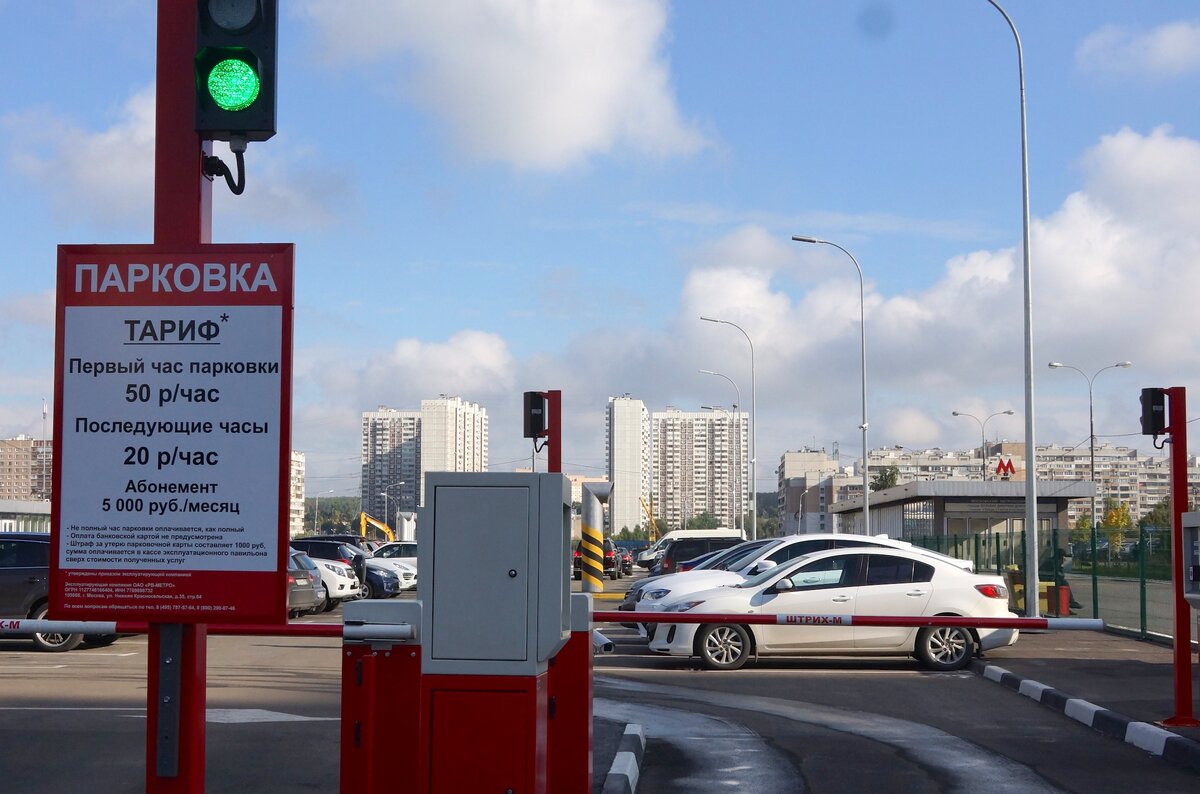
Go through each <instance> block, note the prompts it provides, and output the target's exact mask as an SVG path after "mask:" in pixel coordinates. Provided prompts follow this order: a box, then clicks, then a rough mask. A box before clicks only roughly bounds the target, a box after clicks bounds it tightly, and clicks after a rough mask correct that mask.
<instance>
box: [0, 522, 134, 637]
mask: <svg viewBox="0 0 1200 794" xmlns="http://www.w3.org/2000/svg"><path fill="white" fill-rule="evenodd" d="M49 585H50V535H49V534H47V533H44V532H5V533H3V534H0V618H20V619H22V620H25V619H30V620H44V619H45V618H46V611H47V607H48V603H49V599H50V595H49ZM30 638H31V639H32V640H33V644H34V645H35V646H36V647H37V648H38V650H42V651H69V650H72V649H74V648H78V647H79V645H80V643H84V644H86V645H90V646H93V647H96V646H103V645H111V644H112V643H113V642H115V641H116V639H117V635H115V634H50V633H46V634H31V635H30Z"/></svg>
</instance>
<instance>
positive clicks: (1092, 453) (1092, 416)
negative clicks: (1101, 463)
mask: <svg viewBox="0 0 1200 794" xmlns="http://www.w3.org/2000/svg"><path fill="white" fill-rule="evenodd" d="M1132 366H1133V363H1132V362H1130V361H1118V362H1117V363H1116V364H1109V365H1108V366H1107V367H1101V368H1100V369H1098V370H1096V372H1095V373H1093V374H1092V376H1091V377H1090V378H1089V377H1088V374H1087V373H1086V372H1084V371H1083V370H1081V369H1080V368H1079V367H1073V366H1071V365H1070V364H1063V363H1061V362H1059V361H1051V362H1050V364H1049V367H1050V369H1073V370H1075V371H1076V372H1078V373H1079V374H1080V375H1082V376H1083V379H1084V380H1086V381H1087V385H1088V457H1089V459H1090V460H1089V468H1090V471H1091V478H1092V617H1099V616H1100V592H1099V588H1098V587H1097V586H1096V585H1097V581H1096V579H1097V573H1096V528H1097V527H1098V526H1099V523H1100V522H1099V520H1098V519H1097V517H1096V490H1097V488H1098V486H1097V484H1096V411H1095V407H1094V403H1093V400H1092V384H1093V383H1094V382H1095V380H1096V377H1097V376H1098V375H1099V374H1100V373H1101V372H1103V371H1104V370H1106V369H1116V368H1120V369H1128V368H1129V367H1132Z"/></svg>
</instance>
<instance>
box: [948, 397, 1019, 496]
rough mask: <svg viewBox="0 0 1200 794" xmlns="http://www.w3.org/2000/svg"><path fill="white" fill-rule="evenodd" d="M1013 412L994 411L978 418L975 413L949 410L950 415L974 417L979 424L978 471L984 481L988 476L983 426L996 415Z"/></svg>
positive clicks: (1006, 414) (985, 438) (985, 439)
mask: <svg viewBox="0 0 1200 794" xmlns="http://www.w3.org/2000/svg"><path fill="white" fill-rule="evenodd" d="M1013 413H1015V412H1014V411H1011V410H1009V411H997V412H996V413H994V414H992V415H991V416H989V417H988V418H987V419H983V420H980V418H979V417H978V416H976V415H975V414H968V413H964V412H962V411H951V412H950V415H951V416H969V417H970V418H972V419H974V420H975V421H976V422H977V423H978V424H979V468H980V472H979V473H980V474H981V475H982V477H983V480H984V482H986V481H987V478H988V476H987V437H986V436H985V435H984V433H985V430H984V428H986V427H987V423H988V422H990V421H991V420H992V419H994V418H996V417H997V416H1012V415H1013Z"/></svg>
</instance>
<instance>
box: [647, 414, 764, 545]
mask: <svg viewBox="0 0 1200 794" xmlns="http://www.w3.org/2000/svg"><path fill="white" fill-rule="evenodd" d="M747 425H748V417H747V415H746V413H745V412H743V411H737V412H724V411H681V410H679V409H678V408H672V407H668V408H667V410H665V411H656V412H654V413H652V414H651V415H650V437H651V461H652V469H651V470H652V489H651V493H652V495H653V496H654V512H655V518H661V519H663V520H665V522H666V525H667V527H668V528H669V529H678V528H680V527H683V526H685V525H686V523H687V521H688V519H690V518H693V517H695V516H698V515H700V514H701V513H705V512H707V513H709V514H710V515H712V516H713V517H714V518H716V519H717V521H718V522H719V523H720V524H721V526H726V527H735V526H737V527H740V526H741V521H740V519H739V517H740V515H743V514H744V513H745V512H746V511H748V510H750V509H751V502H750V493H749V482H748V478H747V471H746V464H747V461H748V449H747Z"/></svg>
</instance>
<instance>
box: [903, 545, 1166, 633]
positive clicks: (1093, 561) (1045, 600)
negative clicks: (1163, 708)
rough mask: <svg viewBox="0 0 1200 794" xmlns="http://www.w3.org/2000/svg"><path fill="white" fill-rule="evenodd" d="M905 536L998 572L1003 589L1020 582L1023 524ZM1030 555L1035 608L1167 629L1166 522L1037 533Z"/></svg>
mask: <svg viewBox="0 0 1200 794" xmlns="http://www.w3.org/2000/svg"><path fill="white" fill-rule="evenodd" d="M908 540H910V541H912V543H913V544H914V545H917V546H921V547H923V548H928V549H933V550H935V551H939V552H942V553H943V554H948V555H950V556H952V557H955V558H957V559H970V560H971V561H973V562H974V563H975V570H976V571H978V572H980V573H994V574H999V575H1002V576H1005V577H1006V579H1008V581H1009V582H1010V589H1012V587H1011V585H1012V583H1014V582H1015V583H1016V589H1017V590H1021V589H1022V588H1023V582H1024V576H1023V573H1022V572H1023V569H1024V567H1025V566H1024V562H1025V560H1024V557H1025V532H1024V530H1021V531H1017V532H1005V531H992V532H981V533H978V534H975V535H945V536H928V535H927V536H917V537H911V538H908ZM1038 560H1039V564H1038V579H1039V580H1040V582H1041V583H1042V585H1043V588H1042V594H1041V596H1042V602H1041V603H1042V606H1041V610H1040V611H1041V612H1042V613H1044V614H1047V615H1052V616H1066V615H1081V616H1084V617H1093V618H1102V619H1103V620H1104V621H1105V623H1106V625H1108V626H1110V627H1113V628H1118V629H1124V630H1128V631H1132V632H1134V633H1136V634H1138V635H1139V636H1140V637H1143V638H1144V637H1148V636H1150V635H1152V634H1157V635H1162V636H1168V637H1169V636H1171V635H1172V633H1173V627H1174V618H1173V612H1172V610H1173V597H1172V590H1171V533H1170V531H1168V529H1167V528H1166V527H1142V528H1139V529H1129V530H1113V529H1106V528H1104V527H1100V528H1098V529H1096V530H1092V531H1083V532H1079V531H1076V532H1071V533H1069V534H1067V533H1065V532H1064V531H1062V530H1057V529H1053V530H1050V531H1049V532H1040V533H1038ZM1064 590H1065V593H1064V592H1063V591H1064ZM1014 606H1016V604H1015V603H1014Z"/></svg>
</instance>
